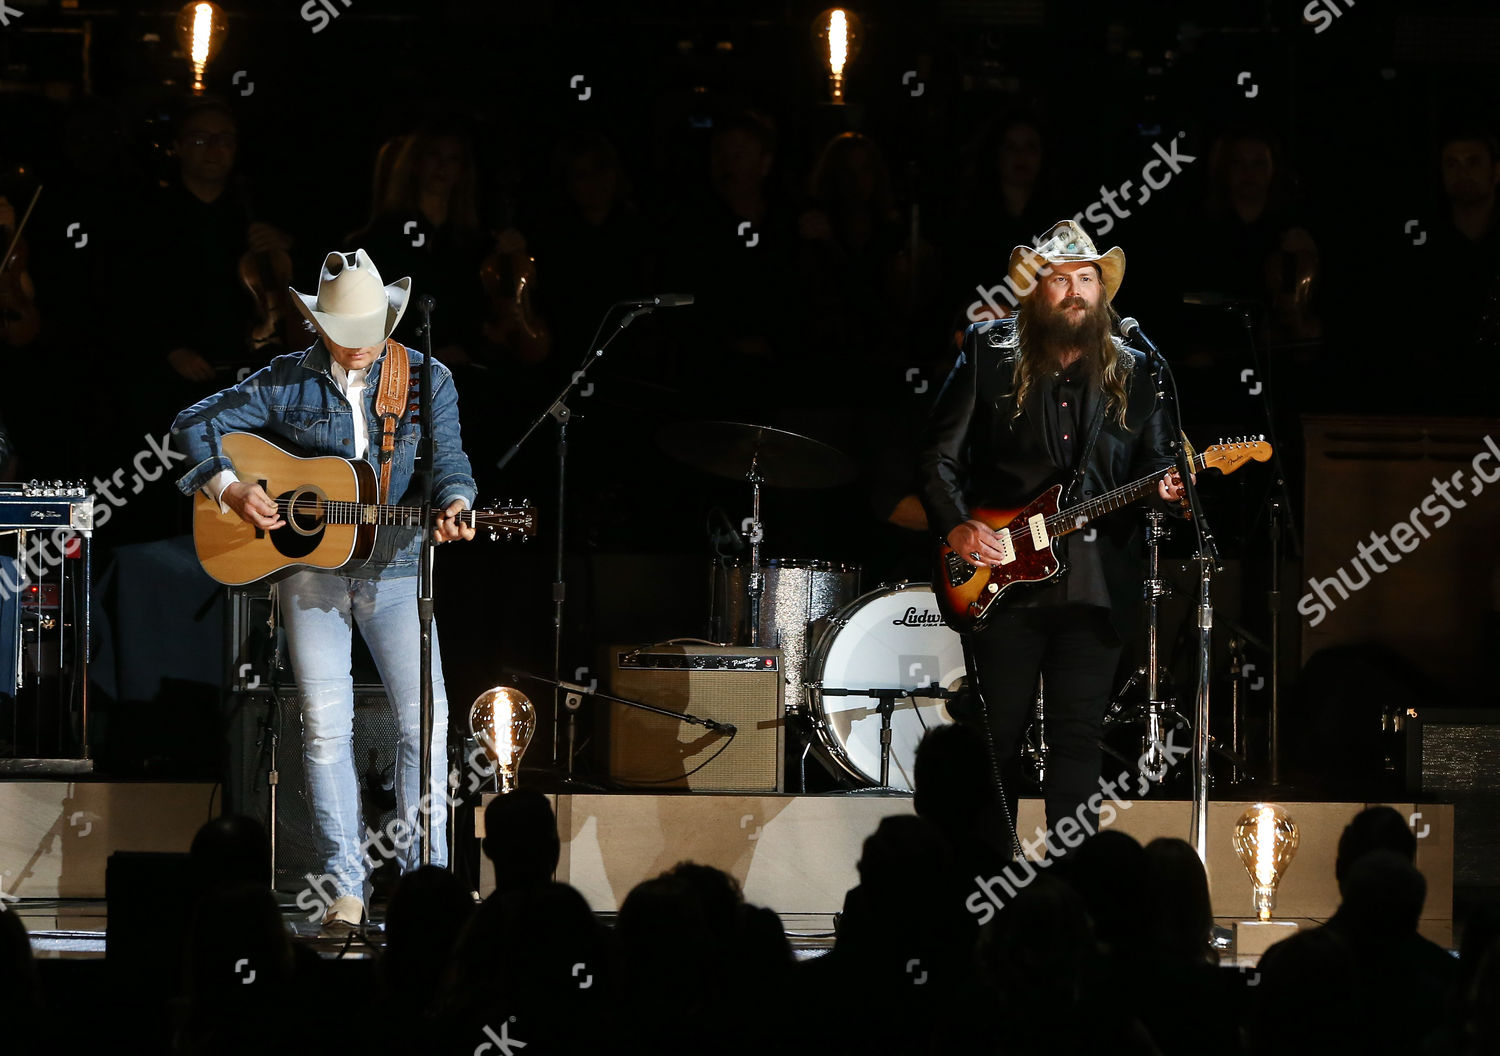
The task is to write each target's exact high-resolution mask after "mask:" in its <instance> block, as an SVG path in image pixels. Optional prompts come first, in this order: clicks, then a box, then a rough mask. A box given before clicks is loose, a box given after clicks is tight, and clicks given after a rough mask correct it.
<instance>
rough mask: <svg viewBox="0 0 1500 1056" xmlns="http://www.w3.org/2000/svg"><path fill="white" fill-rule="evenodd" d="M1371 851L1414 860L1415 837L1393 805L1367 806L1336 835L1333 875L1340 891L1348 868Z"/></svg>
mask: <svg viewBox="0 0 1500 1056" xmlns="http://www.w3.org/2000/svg"><path fill="white" fill-rule="evenodd" d="M1371 851H1394V852H1395V853H1396V854H1399V855H1401V857H1403V858H1405V859H1406V860H1407V861H1408V862H1412V861H1415V860H1416V857H1417V837H1416V835H1415V834H1414V833H1413V832H1412V831H1411V826H1410V825H1408V824H1407V822H1406V818H1404V817H1403V816H1402V815H1401V812H1400V811H1398V810H1396V809H1395V808H1394V807H1386V806H1379V807H1367V808H1366V809H1364V810H1362V811H1360V812H1359V813H1358V814H1356V815H1354V818H1353V820H1351V821H1350V822H1349V824H1348V825H1346V826H1344V833H1343V835H1342V836H1340V837H1339V850H1338V857H1337V858H1336V859H1335V860H1334V863H1333V875H1334V877H1335V878H1337V880H1338V883H1339V891H1340V893H1343V890H1344V880H1345V878H1346V877H1347V876H1348V874H1349V869H1350V867H1351V866H1353V865H1354V863H1355V862H1357V861H1359V860H1360V858H1362V857H1364V856H1365V855H1366V854H1369V853H1370V852H1371Z"/></svg>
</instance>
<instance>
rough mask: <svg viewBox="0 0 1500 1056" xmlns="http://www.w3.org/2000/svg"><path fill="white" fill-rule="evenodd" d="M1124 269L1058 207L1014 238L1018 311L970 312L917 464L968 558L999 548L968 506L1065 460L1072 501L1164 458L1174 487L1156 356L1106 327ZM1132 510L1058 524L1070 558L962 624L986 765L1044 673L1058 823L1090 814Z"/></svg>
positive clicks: (1042, 476) (1055, 475)
mask: <svg viewBox="0 0 1500 1056" xmlns="http://www.w3.org/2000/svg"><path fill="white" fill-rule="evenodd" d="M1124 274H1125V254H1124V253H1123V252H1122V251H1121V250H1120V248H1119V247H1118V246H1116V247H1114V248H1113V249H1110V250H1109V251H1108V252H1106V253H1099V252H1098V251H1097V250H1096V249H1095V248H1094V244H1093V242H1091V241H1090V240H1089V238H1088V236H1087V235H1086V234H1084V232H1083V231H1082V229H1081V228H1079V227H1078V225H1077V224H1076V223H1074V222H1072V221H1069V220H1065V221H1063V222H1061V223H1058V224H1056V225H1054V226H1053V228H1052V230H1051V231H1049V232H1048V233H1047V236H1046V237H1045V238H1044V239H1043V240H1042V241H1041V242H1040V243H1039V245H1038V246H1037V247H1036V248H1033V247H1031V246H1017V247H1016V248H1015V250H1014V251H1013V252H1012V253H1011V257H1010V269H1009V277H1008V279H1007V281H1008V283H1009V284H1010V286H1011V288H1012V289H1013V290H1015V291H1016V293H1017V294H1018V295H1019V297H1020V305H1019V311H1018V312H1017V314H1016V315H1015V316H1014V317H1012V318H1007V319H999V320H991V321H986V322H980V323H975V324H974V325H973V326H971V327H969V329H968V331H967V333H966V334H965V338H964V347H963V352H962V353H961V355H960V356H959V358H958V361H957V364H956V365H955V367H954V369H953V372H952V373H951V374H950V375H949V377H948V380H947V382H946V383H945V384H944V387H943V389H942V391H941V392H940V394H939V396H938V399H937V403H936V405H935V406H934V408H933V413H932V417H931V419H930V420H929V422H928V426H927V432H926V435H925V438H924V441H923V446H922V450H921V452H920V454H919V458H918V464H919V469H920V473H921V477H922V490H921V498H922V504H923V506H924V507H925V509H926V511H927V519H928V524H929V525H931V527H932V528H933V529H934V530H935V531H936V532H937V533H938V535H940V536H941V537H942V539H943V540H944V541H946V542H947V543H948V545H950V546H951V547H953V549H954V550H955V551H956V552H957V553H958V554H959V555H961V556H962V557H963V558H964V559H965V560H966V561H968V562H969V563H970V564H973V565H976V566H985V565H998V564H1000V563H1001V562H1002V560H1003V559H1004V557H1005V555H1004V554H1003V553H1002V551H1001V540H1000V539H999V538H998V537H997V535H996V533H995V532H994V531H993V530H992V529H991V528H990V527H989V526H988V525H986V524H984V523H983V522H982V521H979V520H975V519H971V518H970V515H969V511H970V510H971V509H972V508H973V507H975V506H979V505H987V506H995V507H999V508H1002V509H1003V508H1008V507H1019V506H1023V505H1025V504H1026V503H1028V502H1030V501H1031V500H1032V499H1033V498H1035V497H1036V496H1037V495H1039V494H1040V493H1041V492H1042V491H1044V490H1045V489H1046V488H1047V487H1049V486H1050V485H1052V484H1053V483H1057V482H1058V481H1059V480H1064V481H1066V480H1067V479H1068V477H1069V476H1070V475H1071V474H1073V473H1074V471H1075V470H1078V471H1080V472H1081V476H1079V477H1078V482H1077V487H1076V489H1075V494H1074V496H1073V501H1079V500H1082V499H1087V498H1091V497H1095V496H1098V495H1102V494H1104V493H1105V492H1106V491H1109V490H1110V489H1112V488H1115V487H1118V486H1120V485H1123V484H1126V483H1129V482H1130V481H1132V480H1136V479H1139V478H1140V477H1143V476H1146V475H1147V474H1150V473H1155V472H1160V473H1162V478H1161V481H1160V482H1159V484H1158V497H1159V498H1160V499H1161V501H1162V502H1163V503H1176V502H1180V501H1181V499H1182V485H1181V482H1180V481H1179V480H1178V479H1177V476H1176V471H1175V469H1172V468H1171V467H1172V466H1173V463H1174V456H1173V449H1172V445H1171V439H1170V430H1169V428H1168V425H1167V419H1166V416H1165V414H1164V413H1163V409H1162V407H1161V406H1160V404H1159V402H1158V400H1157V397H1156V387H1155V385H1154V384H1153V379H1152V375H1151V370H1150V368H1149V367H1148V365H1147V363H1146V361H1145V357H1144V356H1143V355H1141V354H1140V353H1137V352H1133V351H1131V350H1130V349H1128V348H1126V347H1125V345H1124V343H1123V342H1122V341H1121V340H1120V339H1119V338H1117V337H1115V336H1114V335H1113V334H1112V332H1111V330H1112V324H1113V323H1114V322H1116V321H1117V317H1116V316H1114V314H1113V309H1112V308H1111V302H1112V301H1113V299H1114V296H1115V293H1116V292H1117V291H1118V290H1119V288H1120V282H1121V279H1122V278H1123V277H1124ZM1139 520H1140V518H1139V517H1138V516H1137V517H1131V516H1130V515H1128V514H1125V515H1117V516H1114V517H1106V518H1103V519H1101V520H1098V521H1096V522H1094V525H1093V526H1092V527H1095V529H1096V531H1095V532H1094V533H1084V532H1076V533H1073V534H1072V535H1069V536H1067V537H1066V539H1065V540H1063V541H1061V542H1065V543H1066V545H1067V561H1068V563H1069V565H1070V566H1071V571H1070V573H1069V574H1068V575H1067V576H1065V577H1063V578H1062V580H1061V581H1057V580H1053V581H1050V582H1049V583H1048V584H1047V585H1044V586H1039V587H1036V588H1034V589H1032V590H1030V591H1029V592H1027V591H1024V590H1022V589H1017V590H1014V591H1013V592H1012V594H1011V595H1009V596H1007V597H1006V598H1003V599H1002V600H1001V602H1000V604H1001V605H1003V606H1004V608H1003V609H1002V610H1001V611H999V612H996V613H993V614H992V616H991V618H990V619H989V621H988V622H987V624H986V626H985V628H984V629H983V630H981V631H979V632H977V633H974V634H971V635H969V639H970V640H969V643H968V644H969V645H970V646H971V647H972V653H971V655H972V656H973V660H974V664H975V666H976V667H977V669H978V670H977V671H975V672H971V674H973V675H974V676H976V680H977V682H978V684H979V689H980V694H981V697H982V698H983V706H982V708H981V709H980V717H981V718H982V719H983V720H984V725H985V726H986V727H987V732H988V735H989V737H990V738H991V743H992V746H993V748H994V752H995V759H996V760H997V765H998V764H1000V763H1003V762H1004V761H1006V760H1009V759H1012V758H1013V757H1014V756H1015V755H1016V754H1017V749H1018V747H1019V742H1020V738H1021V736H1022V734H1023V732H1024V731H1025V728H1026V723H1027V721H1028V719H1029V717H1030V715H1031V713H1032V709H1033V707H1034V704H1035V699H1036V685H1037V676H1038V674H1040V675H1041V676H1042V679H1043V689H1044V701H1045V703H1044V706H1045V709H1046V735H1047V745H1048V755H1047V771H1046V785H1047V787H1046V789H1045V790H1044V791H1045V795H1046V805H1047V822H1048V828H1049V830H1052V831H1054V832H1055V831H1056V830H1055V826H1056V824H1057V823H1058V822H1059V821H1060V820H1061V819H1063V818H1064V817H1074V818H1076V819H1077V822H1076V823H1077V824H1078V825H1079V827H1081V828H1085V829H1086V830H1087V831H1090V832H1091V831H1093V829H1094V828H1095V827H1096V826H1097V820H1098V813H1099V807H1100V805H1101V800H1100V798H1099V797H1098V796H1097V795H1094V794H1095V793H1097V792H1098V791H1099V772H1100V752H1099V737H1100V735H1101V733H1102V732H1103V722H1104V713H1105V709H1106V707H1107V706H1108V701H1109V695H1110V691H1111V689H1112V686H1113V679H1114V673H1115V666H1116V664H1117V663H1118V661H1119V658H1120V651H1121V641H1122V639H1123V638H1125V637H1126V633H1127V631H1128V629H1129V626H1130V622H1131V619H1132V617H1134V616H1135V615H1136V614H1137V612H1138V610H1139V607H1140V605H1139V602H1140V597H1141V589H1140V588H1141V575H1142V570H1143V569H1142V564H1143V562H1142V551H1141V545H1140V543H1141V540H1140V532H1139ZM1091 535H1092V536H1093V538H1090V537H1089V536H1091ZM1006 791H1007V792H1010V791H1011V789H1010V788H1009V787H1008V788H1007V789H1006ZM1012 802H1013V800H1012ZM1011 816H1012V817H1013V816H1014V815H1013V814H1012V815H1011ZM1007 838H1009V837H1008V836H1007ZM1048 847H1049V849H1050V851H1051V852H1052V853H1053V854H1054V855H1055V854H1057V853H1060V852H1061V851H1062V850H1064V849H1065V848H1064V847H1062V846H1059V844H1058V841H1056V840H1052V841H1050V842H1049V844H1048Z"/></svg>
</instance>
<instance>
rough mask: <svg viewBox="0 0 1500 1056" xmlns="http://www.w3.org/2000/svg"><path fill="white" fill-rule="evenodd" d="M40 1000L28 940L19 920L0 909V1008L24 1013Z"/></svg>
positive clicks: (23, 926)
mask: <svg viewBox="0 0 1500 1056" xmlns="http://www.w3.org/2000/svg"><path fill="white" fill-rule="evenodd" d="M40 996H41V991H40V984H39V983H38V980H37V972H36V959H35V958H34V957H33V956H32V953H31V936H30V935H28V934H27V932H26V925H25V924H23V923H22V922H21V918H20V917H18V916H17V915H16V914H15V913H13V912H11V911H10V910H8V909H4V908H0V1008H5V1009H11V1010H13V1011H15V1010H21V1009H27V1008H29V1006H32V1005H34V1004H36V1003H37V1001H38V1000H39V998H40Z"/></svg>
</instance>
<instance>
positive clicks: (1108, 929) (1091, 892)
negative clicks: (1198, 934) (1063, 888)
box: [1059, 829, 1150, 954]
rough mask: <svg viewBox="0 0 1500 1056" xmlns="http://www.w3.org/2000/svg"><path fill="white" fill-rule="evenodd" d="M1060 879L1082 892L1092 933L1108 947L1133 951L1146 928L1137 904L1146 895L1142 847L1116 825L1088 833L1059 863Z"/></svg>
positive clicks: (1144, 860) (1147, 867) (1147, 870)
mask: <svg viewBox="0 0 1500 1056" xmlns="http://www.w3.org/2000/svg"><path fill="white" fill-rule="evenodd" d="M1059 868H1060V869H1061V870H1062V871H1061V873H1060V874H1059V875H1060V876H1061V877H1062V879H1064V880H1066V881H1067V882H1068V883H1070V884H1072V885H1073V887H1074V888H1075V889H1076V890H1077V891H1078V893H1079V894H1080V895H1082V896H1083V901H1084V904H1085V905H1086V906H1088V911H1089V916H1090V918H1092V919H1093V922H1094V935H1095V936H1096V937H1097V938H1098V940H1099V942H1100V944H1101V945H1103V946H1104V947H1105V948H1106V949H1109V950H1112V951H1115V952H1118V953H1125V954H1128V953H1131V952H1134V951H1135V950H1138V949H1139V948H1140V942H1141V938H1142V935H1143V934H1144V932H1145V930H1146V917H1145V914H1143V913H1142V911H1141V907H1142V906H1144V905H1145V904H1146V901H1147V895H1148V887H1147V884H1148V876H1149V869H1150V867H1149V865H1148V864H1147V860H1146V851H1145V848H1143V847H1142V846H1141V845H1140V844H1139V843H1137V842H1136V841H1135V838H1134V837H1131V836H1127V835H1126V834H1125V833H1123V832H1119V831H1117V830H1115V829H1106V830H1105V831H1103V832H1101V833H1099V834H1097V835H1095V836H1091V837H1089V838H1088V839H1087V840H1084V841H1083V844H1082V846H1080V847H1079V848H1078V849H1077V850H1074V851H1070V852H1069V853H1068V856H1067V857H1066V858H1064V859H1063V860H1062V862H1061V863H1060V864H1059Z"/></svg>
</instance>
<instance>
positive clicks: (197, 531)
mask: <svg viewBox="0 0 1500 1056" xmlns="http://www.w3.org/2000/svg"><path fill="white" fill-rule="evenodd" d="M220 446H221V448H222V450H223V452H224V454H225V456H226V457H228V459H229V461H230V462H232V463H233V464H234V471H235V473H236V475H238V476H239V478H240V479H241V480H247V481H254V482H256V483H258V484H260V486H261V487H262V488H264V489H265V491H266V494H267V495H269V496H271V498H272V500H273V501H274V502H275V503H276V507H277V511H278V512H279V513H280V515H281V519H282V520H284V521H285V522H286V524H285V525H283V526H282V527H280V528H275V529H272V530H271V531H266V530H264V529H261V528H257V527H255V526H254V525H252V524H248V523H246V522H245V521H243V520H241V519H240V516H239V514H237V513H235V512H234V511H233V510H220V508H219V504H218V503H217V502H215V501H213V500H212V499H210V498H208V497H207V496H206V495H204V494H203V493H202V492H201V491H200V492H198V494H197V496H196V497H195V498H194V500H193V544H194V546H195V548H196V549H197V551H198V562H199V563H200V564H201V565H202V566H203V571H205V572H207V573H208V574H209V575H210V576H212V577H213V578H214V579H216V580H218V581H219V582H220V583H223V584H225V585H226V586H231V587H241V586H245V585H247V584H250V583H255V582H258V581H260V580H275V579H281V578H283V577H285V576H288V575H291V574H292V573H293V572H295V571H297V570H298V569H300V568H319V569H328V570H333V569H343V568H354V567H358V566H359V565H362V564H364V562H365V561H367V560H369V557H370V554H371V552H373V550H374V549H375V539H376V533H377V532H378V531H379V529H380V528H381V527H404V528H411V527H416V526H417V525H418V524H419V522H420V519H421V515H422V507H420V506H388V505H385V504H382V503H380V502H378V501H377V500H378V497H379V484H378V482H377V481H376V478H375V470H374V468H373V467H372V466H371V465H370V464H369V463H368V462H366V461H364V460H363V459H356V460H350V459H347V458H339V457H338V456H336V455H324V456H319V457H313V458H301V457H299V456H297V455H293V454H291V453H289V452H287V451H283V450H282V449H281V448H279V447H277V446H276V445H275V444H273V443H271V442H270V441H269V440H264V439H262V438H261V437H258V436H255V435H254V434H252V433H226V434H225V435H224V437H223V440H222V442H221V445H220ZM429 512H430V513H431V514H432V519H431V520H430V521H429V522H428V523H429V525H432V524H434V523H436V518H437V516H438V515H439V514H440V513H441V512H442V511H441V510H438V509H436V508H434V509H433V510H431V511H429ZM459 519H460V520H462V521H463V523H465V524H467V525H469V526H470V527H472V528H476V529H484V530H486V531H487V532H488V534H489V537H490V538H491V539H507V540H510V539H521V540H525V539H529V538H531V537H532V536H534V535H536V509H535V507H533V506H531V505H530V504H529V503H526V502H520V503H506V504H502V505H493V506H489V507H486V508H485V509H482V510H465V511H464V512H463V513H461V514H459Z"/></svg>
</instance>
